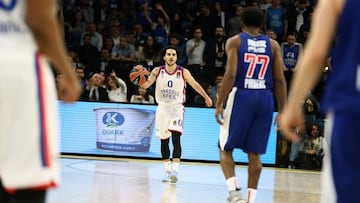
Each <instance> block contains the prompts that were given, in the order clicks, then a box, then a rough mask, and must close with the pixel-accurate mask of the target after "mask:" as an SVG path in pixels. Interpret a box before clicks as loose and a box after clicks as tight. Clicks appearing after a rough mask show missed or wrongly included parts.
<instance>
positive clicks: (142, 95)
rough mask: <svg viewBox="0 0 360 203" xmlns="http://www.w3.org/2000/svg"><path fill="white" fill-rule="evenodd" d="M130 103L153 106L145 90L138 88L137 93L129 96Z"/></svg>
mask: <svg viewBox="0 0 360 203" xmlns="http://www.w3.org/2000/svg"><path fill="white" fill-rule="evenodd" d="M130 103H138V104H155V100H154V97H153V96H152V95H150V94H149V92H148V91H147V90H146V89H145V88H142V87H140V86H139V88H138V92H137V93H136V94H133V95H132V96H131V99H130Z"/></svg>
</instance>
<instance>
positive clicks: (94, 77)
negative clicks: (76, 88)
mask: <svg viewBox="0 0 360 203" xmlns="http://www.w3.org/2000/svg"><path fill="white" fill-rule="evenodd" d="M80 99H81V100H84V101H110V100H109V96H108V93H107V90H106V89H105V88H103V87H102V86H101V75H100V74H99V73H91V74H90V75H89V79H88V83H87V86H86V88H85V89H84V91H83V93H82V95H81V97H80Z"/></svg>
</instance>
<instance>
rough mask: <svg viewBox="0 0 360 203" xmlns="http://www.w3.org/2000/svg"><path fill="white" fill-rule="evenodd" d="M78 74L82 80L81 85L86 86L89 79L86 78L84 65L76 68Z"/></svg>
mask: <svg viewBox="0 0 360 203" xmlns="http://www.w3.org/2000/svg"><path fill="white" fill-rule="evenodd" d="M75 72H76V76H77V78H78V79H79V81H80V84H81V87H83V88H85V87H86V85H87V81H86V79H85V67H84V66H78V67H76V69H75Z"/></svg>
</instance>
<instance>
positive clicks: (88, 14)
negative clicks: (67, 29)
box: [76, 0, 95, 22]
mask: <svg viewBox="0 0 360 203" xmlns="http://www.w3.org/2000/svg"><path fill="white" fill-rule="evenodd" d="M79 4H80V5H79V6H78V7H77V8H76V10H79V11H81V12H82V13H83V15H84V19H85V21H86V22H94V20H95V19H94V9H93V8H92V6H91V5H90V0H80V3H79Z"/></svg>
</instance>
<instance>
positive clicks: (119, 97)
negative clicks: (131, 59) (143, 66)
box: [107, 71, 127, 102]
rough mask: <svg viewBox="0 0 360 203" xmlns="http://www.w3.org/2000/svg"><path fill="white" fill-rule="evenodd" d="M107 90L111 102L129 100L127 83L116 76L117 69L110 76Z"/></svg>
mask: <svg viewBox="0 0 360 203" xmlns="http://www.w3.org/2000/svg"><path fill="white" fill-rule="evenodd" d="M107 90H108V95H109V99H110V101H111V102H127V85H126V83H125V82H124V81H123V80H122V79H120V78H119V77H117V76H116V73H115V71H112V72H111V73H110V76H109V77H108V80H107Z"/></svg>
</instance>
